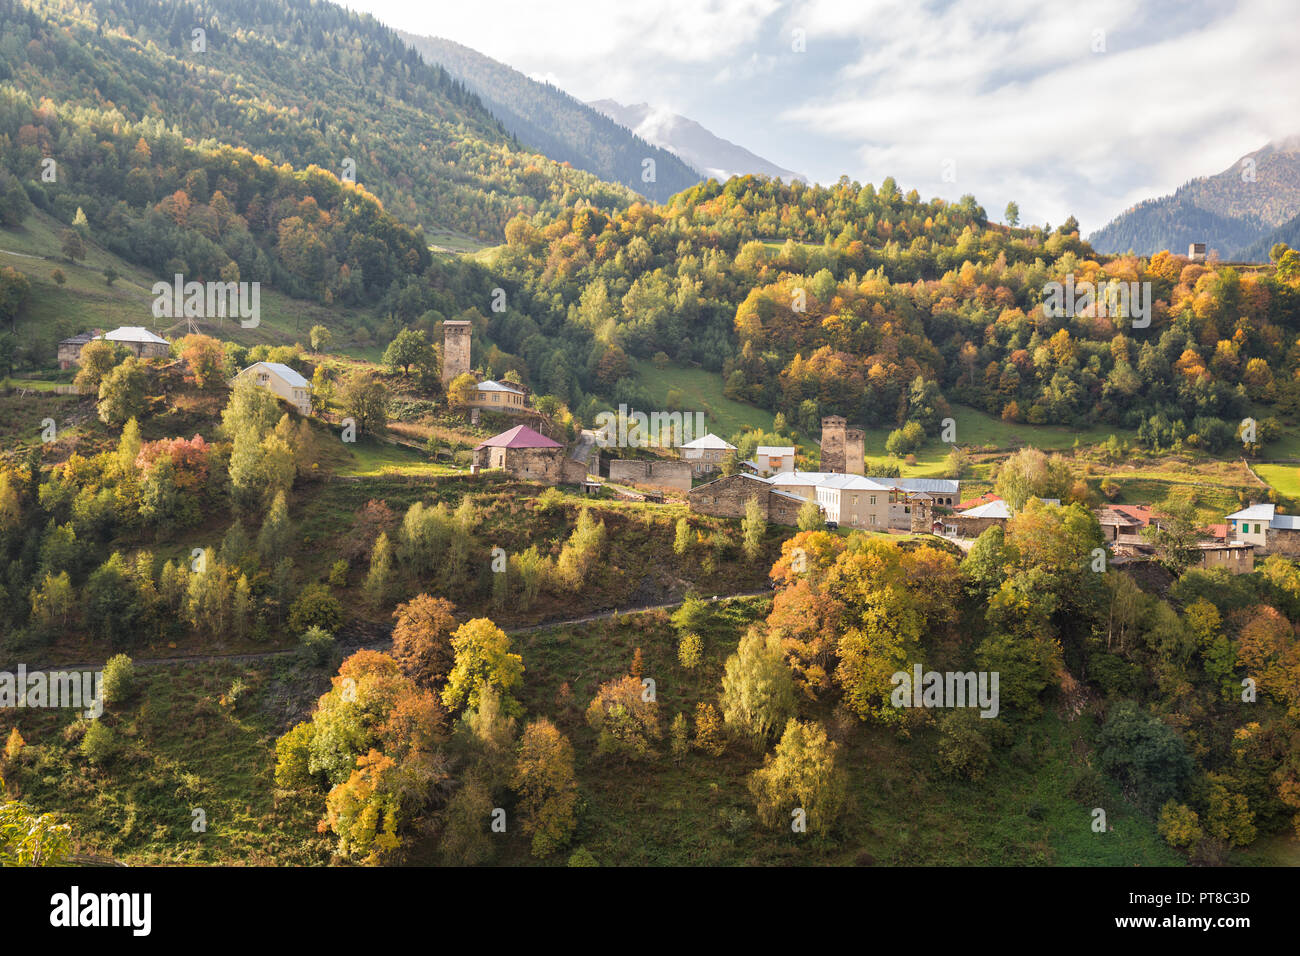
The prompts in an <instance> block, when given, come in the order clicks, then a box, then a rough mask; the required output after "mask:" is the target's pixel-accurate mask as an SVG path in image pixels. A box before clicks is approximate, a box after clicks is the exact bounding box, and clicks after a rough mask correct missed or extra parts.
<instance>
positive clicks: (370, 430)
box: [339, 372, 388, 435]
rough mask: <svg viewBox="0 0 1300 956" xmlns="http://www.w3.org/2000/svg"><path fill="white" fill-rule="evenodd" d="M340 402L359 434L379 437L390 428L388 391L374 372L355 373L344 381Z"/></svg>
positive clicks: (345, 414) (340, 390)
mask: <svg viewBox="0 0 1300 956" xmlns="http://www.w3.org/2000/svg"><path fill="white" fill-rule="evenodd" d="M339 402H340V404H341V405H342V406H343V415H344V416H345V417H347V418H351V419H352V420H353V421H354V422H356V426H357V432H358V433H359V434H362V435H377V434H380V433H381V432H383V431H384V430H385V429H386V428H387V427H388V389H387V388H385V387H384V383H383V382H381V381H380V380H379V378H378V376H376V375H375V374H374V373H373V372H354V373H353V374H351V375H349V376H348V377H347V378H346V379H344V380H343V386H342V387H341V388H340V389H339Z"/></svg>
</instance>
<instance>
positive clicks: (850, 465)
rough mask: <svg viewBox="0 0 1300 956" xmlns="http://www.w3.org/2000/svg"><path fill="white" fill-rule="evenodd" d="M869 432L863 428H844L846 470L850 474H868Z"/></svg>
mask: <svg viewBox="0 0 1300 956" xmlns="http://www.w3.org/2000/svg"><path fill="white" fill-rule="evenodd" d="M866 455H867V433H866V432H864V431H863V430H862V429H861V428H846V429H845V430H844V471H845V472H846V473H847V474H850V475H865V474H866Z"/></svg>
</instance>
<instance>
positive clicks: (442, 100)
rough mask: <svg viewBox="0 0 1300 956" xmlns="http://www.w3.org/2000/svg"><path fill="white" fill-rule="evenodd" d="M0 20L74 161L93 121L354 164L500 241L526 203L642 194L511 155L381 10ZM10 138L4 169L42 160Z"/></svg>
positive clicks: (452, 226) (413, 218)
mask: <svg viewBox="0 0 1300 956" xmlns="http://www.w3.org/2000/svg"><path fill="white" fill-rule="evenodd" d="M0 27H3V36H4V37H5V42H4V43H3V44H2V45H0V82H2V83H5V84H6V86H7V87H8V88H9V89H11V90H12V91H13V92H14V95H16V96H19V97H25V98H27V99H29V100H30V101H31V103H32V106H30V107H20V108H19V110H20V111H21V110H22V109H26V110H28V111H29V113H28V116H29V117H30V115H31V113H32V112H35V113H36V114H38V115H39V116H42V117H44V116H45V114H46V113H47V112H48V110H51V109H52V110H54V111H56V112H57V113H58V114H59V120H58V122H57V123H53V124H50V134H49V140H50V148H57V149H59V150H61V151H62V152H64V154H65V155H64V157H63V158H64V159H67V160H69V161H71V162H74V163H75V162H81V161H91V160H92V159H93V157H92V155H91V154H93V152H94V147H93V146H90V145H86V144H84V143H82V142H80V139H79V137H78V136H76V135H68V136H64V135H63V130H64V128H66V129H67V130H68V132H69V134H72V133H73V132H74V131H75V128H76V127H78V126H85V125H86V124H87V123H88V122H90V121H91V119H92V118H95V119H96V121H102V122H103V123H105V124H107V125H109V126H110V127H117V128H119V129H120V128H123V127H125V126H130V127H131V128H132V129H133V130H134V132H135V135H136V136H143V137H144V138H145V140H146V141H149V140H150V139H151V138H152V137H154V136H161V135H164V133H165V132H173V131H174V132H177V133H179V134H180V135H182V136H183V137H184V139H185V140H187V141H188V142H190V143H193V144H196V145H200V146H204V147H208V146H230V147H235V148H241V149H246V150H249V151H251V152H252V153H254V154H256V155H259V156H262V157H265V159H267V160H269V161H270V162H271V163H272V164H273V165H275V166H279V165H282V164H289V165H291V166H293V167H295V168H296V169H299V170H303V169H307V168H308V167H310V166H312V165H315V166H319V167H320V168H321V169H322V170H325V171H328V173H329V174H333V175H334V176H336V177H341V176H343V175H345V172H346V171H348V170H350V169H351V168H353V167H354V169H355V180H356V182H357V183H358V184H359V185H361V186H363V187H364V188H365V189H366V190H367V191H369V192H371V193H373V194H374V195H375V196H376V197H378V198H379V199H380V200H381V201H382V203H383V204H384V206H385V208H386V210H387V211H388V212H389V213H390V214H391V215H393V216H395V217H396V218H398V219H400V220H402V221H403V222H406V223H409V224H419V225H423V226H425V227H426V228H429V229H432V228H434V227H439V228H444V229H447V230H451V231H453V232H458V233H461V234H464V235H468V236H470V237H473V238H474V239H476V240H480V241H486V242H493V243H495V242H499V241H501V239H502V237H503V235H504V228H505V224H506V222H508V221H509V220H510V219H511V218H513V217H514V216H515V215H517V214H519V213H521V212H522V213H525V214H528V215H532V214H534V213H537V212H542V213H545V214H547V215H551V214H554V213H556V212H558V211H559V210H560V209H562V208H565V207H567V206H571V205H572V203H573V202H574V201H575V200H576V199H584V200H587V201H590V202H591V203H593V204H594V205H596V206H598V207H600V208H606V209H617V208H622V207H625V206H626V205H627V204H628V203H630V202H631V201H633V200H634V199H635V198H636V196H635V194H634V193H632V192H631V191H630V190H627V189H625V188H622V187H619V186H617V185H614V184H611V183H606V182H603V181H601V180H600V179H599V178H597V177H596V176H593V175H591V174H590V173H586V172H584V171H581V170H577V169H572V168H570V167H567V166H565V165H563V164H562V163H557V162H555V161H553V160H550V159H548V158H547V157H546V156H544V155H540V154H537V153H534V152H532V151H530V150H527V149H525V148H523V147H521V146H520V145H519V143H518V141H516V140H515V139H514V138H513V137H512V136H511V135H510V134H509V132H507V131H506V130H505V129H504V128H503V127H502V126H501V124H500V123H499V122H498V120H497V119H496V118H495V117H494V116H492V114H491V113H490V112H489V111H488V110H487V108H486V107H485V106H484V105H483V103H482V102H481V101H480V100H479V98H478V97H477V96H476V95H474V93H473V92H472V91H470V90H468V89H466V87H465V86H464V84H462V83H461V82H460V81H459V80H456V79H455V78H453V77H451V76H450V75H449V74H448V73H447V72H446V71H445V70H442V69H441V68H439V67H437V66H430V65H428V64H426V63H425V62H424V61H423V60H422V59H421V58H420V56H419V54H417V53H416V52H415V51H414V50H412V49H411V48H410V47H409V46H408V45H407V44H406V43H405V42H403V41H402V40H401V39H400V38H399V37H398V36H397V34H396V33H394V32H393V31H392V30H391V29H389V28H388V27H386V26H384V25H383V24H381V23H379V22H378V21H377V20H375V19H373V18H372V17H370V16H368V15H361V14H357V13H353V12H350V11H348V10H345V9H343V8H342V7H338V6H335V5H333V4H326V3H313V2H310V0H203V2H201V3H200V2H185V0H179V2H178V0H170V2H163V0H90V2H74V0H50V2H45V3H41V4H39V5H37V6H30V7H29V6H27V5H26V4H23V3H17V2H14V0H0ZM195 31H199V32H197V33H196V32H195ZM45 99H48V100H49V106H48V108H47V107H46V106H43V105H41V104H42V101H43V100H45ZM16 119H17V122H18V125H19V126H20V127H21V126H22V125H25V124H28V123H30V122H31V121H30V118H27V119H24V118H22V117H21V116H20V115H17V114H16ZM92 142H93V140H92ZM17 144H18V150H19V151H20V152H21V151H22V150H23V149H25V148H27V147H28V146H31V147H33V148H34V149H35V148H36V147H40V148H39V149H36V153H35V155H33V156H30V157H29V156H26V155H19V156H15V154H14V152H11V151H10V150H8V149H4V150H0V159H9V158H11V157H13V158H15V160H16V168H15V170H14V172H15V173H18V172H22V173H24V174H26V173H27V170H28V169H30V168H32V167H30V166H29V165H27V164H28V163H29V162H30V163H35V162H37V160H38V159H39V158H41V157H43V156H51V155H52V154H51V153H50V152H48V151H46V152H41V151H40V149H44V148H45V145H44V144H43V143H41V144H30V143H25V142H23V141H22V140H21V139H20V140H18V141H17ZM349 161H350V162H349ZM128 168H129V167H128ZM123 172H125V170H123ZM106 182H108V184H109V187H110V188H111V189H112V190H114V191H115V192H120V190H121V189H122V188H123V186H122V184H121V183H113V182H111V181H110V180H106ZM65 185H73V183H72V182H71V181H69V182H68V183H66V184H65ZM163 185H167V186H170V190H175V189H176V185H174V184H171V183H166V182H159V181H157V180H155V181H154V182H153V183H152V187H153V188H152V189H151V190H145V191H141V194H140V195H138V196H135V197H134V198H135V199H136V200H140V199H143V198H146V197H145V195H144V193H145V192H148V193H149V194H150V196H151V197H152V198H154V199H157V198H161V195H156V192H157V189H159V188H161V187H162V186H163ZM215 185H216V183H215V182H214V183H213V186H215ZM110 196H112V193H110ZM104 198H109V196H106V197H104ZM116 198H123V199H126V201H127V202H128V204H132V205H133V204H134V203H133V201H132V198H133V197H128V196H126V195H124V194H123V195H118V196H117V197H116ZM87 213H88V214H89V210H87Z"/></svg>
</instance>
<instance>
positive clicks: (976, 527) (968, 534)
mask: <svg viewBox="0 0 1300 956" xmlns="http://www.w3.org/2000/svg"><path fill="white" fill-rule="evenodd" d="M1006 523H1007V519H1006V518H963V517H961V515H951V516H949V517H946V518H944V519H943V525H944V527H945V528H955V529H956V530H957V536H958V537H959V538H978V537H979V536H980V535H981V534H983V533H984V532H985V531H987V530H988V529H989V528H992V527H993V526H994V525H997V526H999V527H1002V526H1005V525H1006Z"/></svg>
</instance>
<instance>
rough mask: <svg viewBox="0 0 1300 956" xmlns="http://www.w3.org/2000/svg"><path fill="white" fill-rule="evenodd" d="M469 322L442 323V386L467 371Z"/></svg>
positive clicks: (470, 328) (445, 385)
mask: <svg viewBox="0 0 1300 956" xmlns="http://www.w3.org/2000/svg"><path fill="white" fill-rule="evenodd" d="M472 329H473V326H472V325H471V324H470V323H469V322H444V323H442V386H443V388H446V387H447V384H448V383H449V382H451V380H452V379H454V378H455V377H456V376H457V375H463V374H464V373H465V372H468V371H469V336H470V331H471V330H472Z"/></svg>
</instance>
